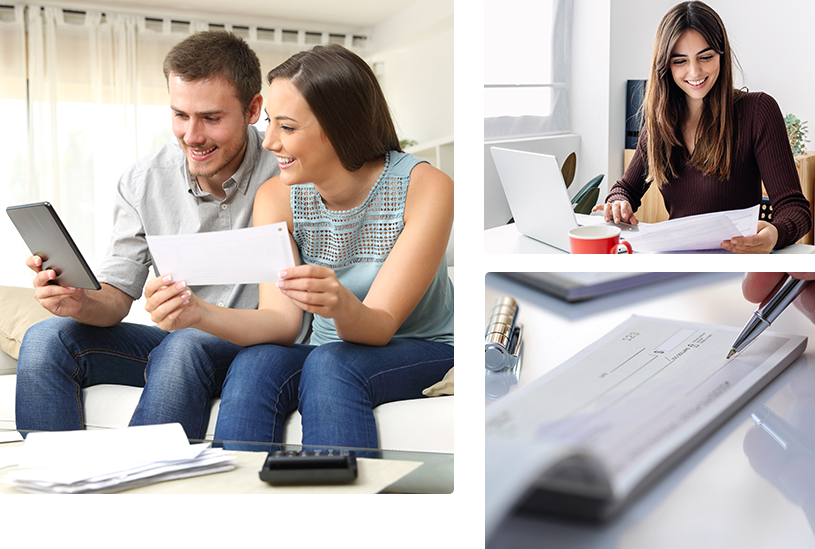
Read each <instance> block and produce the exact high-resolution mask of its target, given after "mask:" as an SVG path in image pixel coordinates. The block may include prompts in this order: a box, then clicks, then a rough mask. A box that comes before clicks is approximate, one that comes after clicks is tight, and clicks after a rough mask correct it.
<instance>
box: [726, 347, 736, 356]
mask: <svg viewBox="0 0 815 549" xmlns="http://www.w3.org/2000/svg"><path fill="white" fill-rule="evenodd" d="M735 354H736V349H730V352H729V353H727V358H730V357H731V356H733V355H735Z"/></svg>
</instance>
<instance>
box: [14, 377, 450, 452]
mask: <svg viewBox="0 0 815 549" xmlns="http://www.w3.org/2000/svg"><path fill="white" fill-rule="evenodd" d="M16 381H17V376H16V375H5V376H0V429H14V428H15V423H14V390H15V389H14V387H15V384H16ZM82 392H83V396H84V401H85V418H86V421H87V424H88V428H89V429H105V428H120V427H126V426H127V424H128V423H129V422H130V417H131V416H132V415H133V410H134V409H135V408H136V404H138V402H139V397H140V396H141V389H140V388H138V387H126V386H123V385H95V386H93V387H88V388H87V389H83V391H82ZM454 399H455V397H452V396H442V397H437V398H419V399H413V400H402V401H398V402H389V403H387V404H382V405H381V406H377V407H376V408H374V417H375V418H376V427H377V431H378V434H379V446H380V447H381V448H384V449H388V450H414V451H423V452H453V423H454V422H453V407H454V402H455V400H454ZM219 406H220V400H215V401H214V402H213V404H212V412H211V413H210V418H209V426H208V427H207V438H209V439H211V438H213V435H214V433H215V422H216V420H217V419H218V408H219ZM302 436H303V431H302V427H301V425H300V414H299V413H298V412H294V413H292V414H290V415H289V417H288V418H286V423H285V425H284V427H283V438H284V442H286V443H289V444H299V443H300V441H301V440H302Z"/></svg>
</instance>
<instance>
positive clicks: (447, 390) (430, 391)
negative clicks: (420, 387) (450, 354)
mask: <svg viewBox="0 0 815 549" xmlns="http://www.w3.org/2000/svg"><path fill="white" fill-rule="evenodd" d="M454 369H455V367H453V368H450V369H449V370H448V371H447V373H446V374H444V377H443V378H442V379H441V381H439V382H438V383H434V384H433V385H431V386H430V387H428V388H427V389H425V390H424V391H422V394H423V395H424V396H429V397H437V396H443V395H452V394H454V391H453V389H454V380H453V375H454V374H453V370H454Z"/></svg>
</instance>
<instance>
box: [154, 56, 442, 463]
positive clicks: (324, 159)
mask: <svg viewBox="0 0 815 549" xmlns="http://www.w3.org/2000/svg"><path fill="white" fill-rule="evenodd" d="M268 80H269V84H270V87H269V94H268V100H267V108H266V113H267V116H268V118H269V126H268V128H267V130H266V137H265V139H264V142H263V146H264V148H266V149H267V150H270V151H272V152H274V154H275V155H277V158H278V162H279V165H280V169H281V173H280V175H278V176H276V177H274V178H272V179H270V180H269V181H267V182H266V183H265V184H264V185H263V186H262V187H261V188H260V190H259V191H258V193H257V195H256V196H255V208H254V224H255V225H263V224H269V223H274V222H278V221H285V222H286V223H287V225H288V227H289V231H290V233H291V237H292V246H293V247H294V249H295V252H296V253H295V254H294V255H295V257H298V256H299V259H300V262H301V263H302V264H299V265H297V266H293V267H292V268H290V269H286V271H284V272H282V273H280V276H281V280H280V281H279V282H277V283H267V284H261V285H260V307H259V309H258V310H257V311H237V310H226V309H223V308H218V307H213V306H210V305H208V304H207V303H204V302H202V301H200V300H198V299H196V298H195V296H194V295H192V293H191V292H190V291H189V290H188V289H186V288H184V287H183V282H180V283H174V284H170V283H169V281H168V282H166V283H164V284H157V285H156V286H154V287H151V288H149V289H148V291H151V292H155V293H154V294H149V295H148V309H149V310H151V311H152V314H153V320H154V321H156V322H157V323H158V324H159V326H160V327H162V328H164V329H175V328H176V327H177V326H179V327H180V326H193V327H196V328H199V329H201V330H204V331H207V332H209V333H212V334H214V335H217V336H219V337H221V338H223V339H226V340H228V341H231V342H233V343H237V344H238V345H242V346H245V348H244V349H243V350H242V351H241V352H240V353H239V354H238V357H237V358H236V359H235V360H234V361H233V362H232V365H231V366H230V369H229V371H228V373H227V376H226V380H225V382H224V385H223V389H222V392H221V399H222V400H221V407H220V412H219V415H218V422H217V427H216V431H215V438H216V439H219V440H240V441H261V442H280V441H281V440H282V426H283V421H284V419H285V417H286V414H287V413H288V412H290V411H291V410H294V409H296V408H298V407H299V410H300V412H301V415H302V421H303V443H304V444H310V445H325V446H347V447H365V448H376V447H377V446H378V439H377V434H376V425H375V421H374V416H373V408H374V407H375V406H377V405H379V404H382V403H385V402H390V401H394V400H402V399H408V398H421V397H422V390H423V389H425V388H427V387H429V386H430V385H432V384H434V383H436V382H437V381H439V380H441V379H442V377H444V374H445V373H446V372H447V371H448V370H449V369H450V368H451V367H452V366H453V287H452V283H451V281H450V279H449V277H448V275H447V263H446V260H445V251H446V248H447V242H448V239H449V236H450V230H451V227H452V222H453V182H452V180H450V178H449V177H447V176H446V175H444V174H443V173H442V172H440V171H439V170H437V169H435V168H433V167H431V166H430V165H428V164H426V163H424V162H423V161H420V160H418V159H416V158H414V157H412V156H411V155H409V154H405V153H403V152H401V151H400V147H399V141H398V139H397V136H396V132H395V129H394V125H393V122H392V120H391V118H390V114H389V110H388V106H387V103H386V102H385V99H384V96H383V94H382V91H381V89H380V88H379V85H378V83H377V81H376V78H375V76H374V75H373V73H372V71H371V70H370V68H369V67H368V66H367V65H366V64H365V62H364V61H362V59H360V58H359V57H358V56H356V55H355V54H353V53H352V52H350V51H348V50H346V49H344V48H342V47H340V46H317V47H315V48H314V49H312V50H310V51H308V52H303V53H299V54H297V55H295V56H293V57H292V58H290V59H289V60H288V61H286V62H285V63H283V64H282V65H280V66H278V67H277V68H275V69H273V70H272V71H271V72H270V73H269V75H268ZM302 311H307V312H309V313H313V315H314V322H313V334H312V337H311V345H294V346H292V343H293V341H294V337H295V335H296V334H297V331H298V327H299V324H300V319H301V317H302ZM204 382H205V383H206V382H207V381H204Z"/></svg>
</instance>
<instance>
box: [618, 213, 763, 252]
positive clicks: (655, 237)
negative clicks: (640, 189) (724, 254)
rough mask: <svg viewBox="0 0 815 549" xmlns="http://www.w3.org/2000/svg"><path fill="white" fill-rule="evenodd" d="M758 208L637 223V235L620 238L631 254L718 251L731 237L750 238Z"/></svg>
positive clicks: (755, 223)
mask: <svg viewBox="0 0 815 549" xmlns="http://www.w3.org/2000/svg"><path fill="white" fill-rule="evenodd" d="M758 212H759V206H758V204H756V205H755V206H752V207H750V208H745V209H743V210H729V211H726V212H712V213H707V214H700V215H690V216H687V217H680V218H677V219H669V220H668V221H662V222H660V223H640V224H639V225H637V228H638V229H639V230H638V231H637V232H630V233H629V232H625V233H623V235H622V237H623V238H624V239H625V240H628V242H629V243H630V244H631V247H632V248H633V249H634V251H635V252H688V251H697V250H716V249H721V247H720V244H721V243H722V242H723V241H725V240H730V239H731V238H733V237H734V236H752V235H754V234H756V229H757V228H758Z"/></svg>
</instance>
